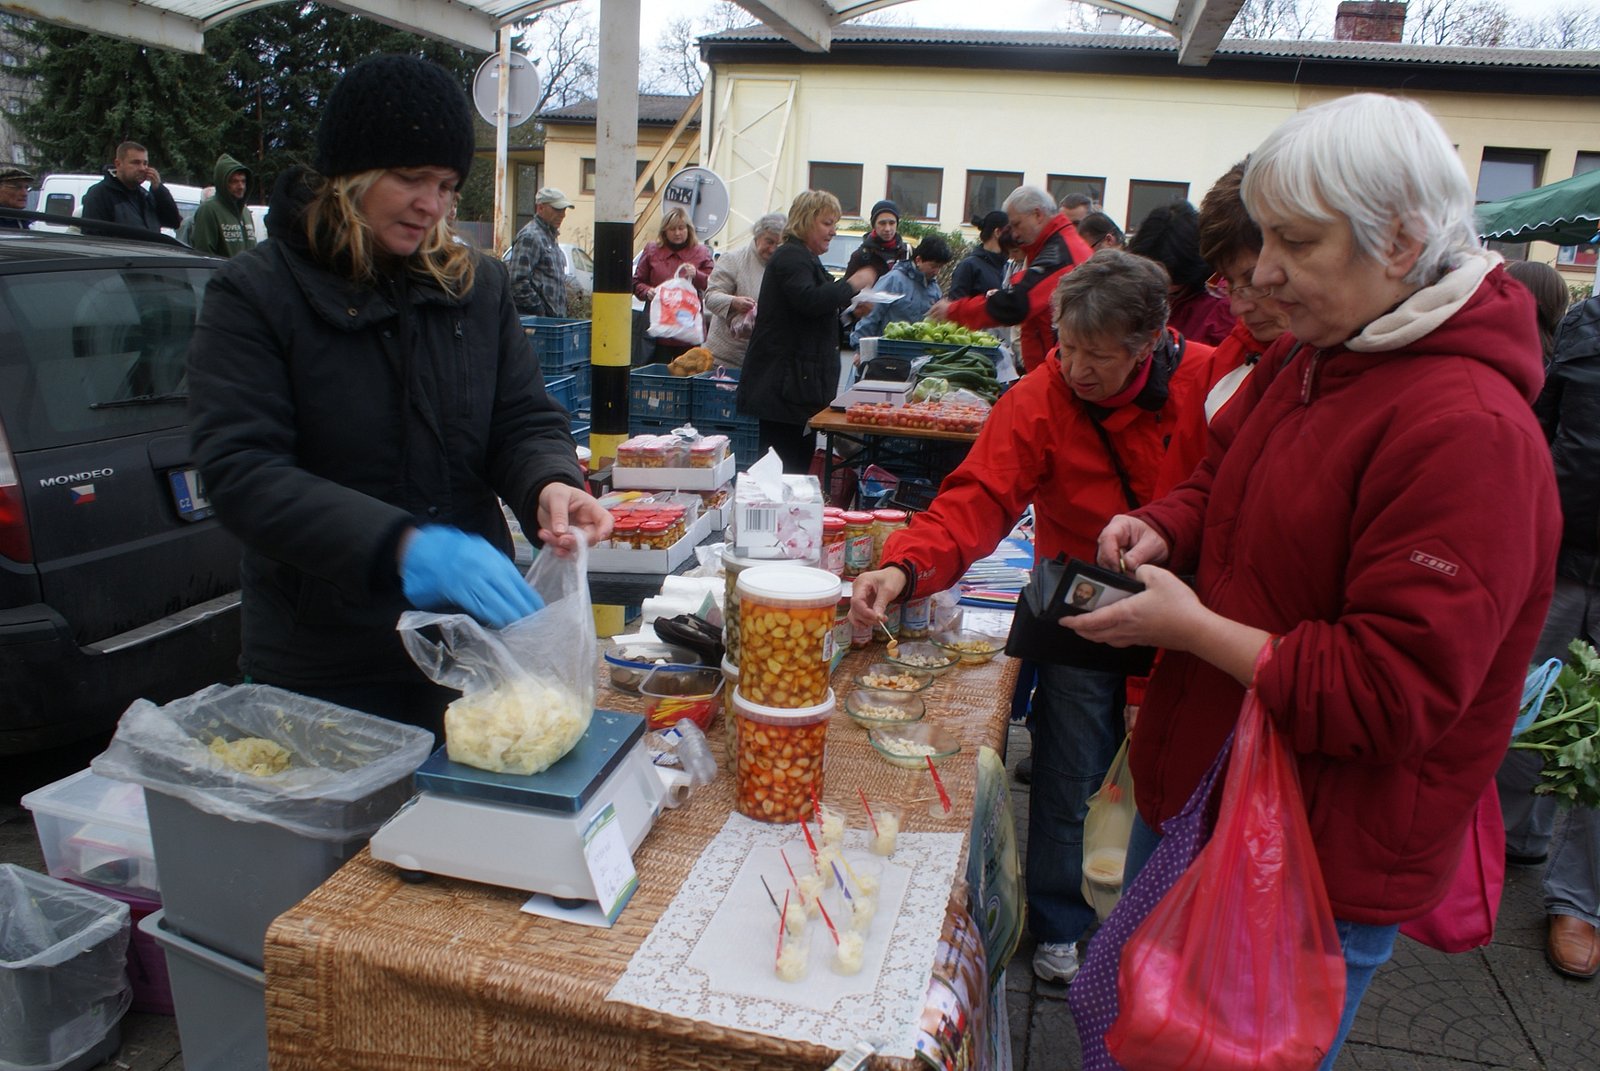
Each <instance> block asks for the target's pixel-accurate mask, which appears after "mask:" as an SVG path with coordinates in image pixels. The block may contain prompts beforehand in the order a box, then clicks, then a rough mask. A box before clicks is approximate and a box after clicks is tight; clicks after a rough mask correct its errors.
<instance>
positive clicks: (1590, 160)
mask: <svg viewBox="0 0 1600 1071" xmlns="http://www.w3.org/2000/svg"><path fill="white" fill-rule="evenodd" d="M1591 171H1600V152H1580V153H1579V154H1578V157H1577V159H1576V160H1575V161H1573V164H1572V177H1573V178H1577V177H1578V176H1579V175H1586V174H1588V173H1589V172H1591ZM1556 263H1557V264H1560V265H1561V266H1563V267H1571V268H1587V269H1588V270H1589V271H1593V270H1594V269H1595V266H1596V265H1597V264H1600V243H1596V242H1590V243H1589V244H1588V245H1564V246H1562V247H1561V248H1560V249H1557V250H1556Z"/></svg>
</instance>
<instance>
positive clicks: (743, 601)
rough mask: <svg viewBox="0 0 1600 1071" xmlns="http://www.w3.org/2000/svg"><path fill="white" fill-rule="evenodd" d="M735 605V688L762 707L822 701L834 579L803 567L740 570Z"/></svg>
mask: <svg viewBox="0 0 1600 1071" xmlns="http://www.w3.org/2000/svg"><path fill="white" fill-rule="evenodd" d="M734 589H735V593H736V594H737V596H738V603H739V689H740V691H741V692H742V693H743V694H744V697H745V698H746V699H747V700H749V701H750V702H752V703H757V704H760V705H762V706H769V707H778V708H780V709H781V708H793V707H809V706H814V705H816V704H817V703H820V702H822V697H823V696H825V695H826V694H827V692H828V678H829V676H830V675H831V673H832V666H831V665H830V662H831V661H832V659H833V619H834V609H835V607H836V606H837V605H838V602H839V578H838V577H836V576H834V575H833V574H832V573H829V572H826V571H824V570H822V569H813V568H810V567H807V566H803V565H759V566H756V567H754V568H749V569H745V570H744V571H743V572H741V573H740V574H739V579H738V581H737V582H736V583H735V585H734Z"/></svg>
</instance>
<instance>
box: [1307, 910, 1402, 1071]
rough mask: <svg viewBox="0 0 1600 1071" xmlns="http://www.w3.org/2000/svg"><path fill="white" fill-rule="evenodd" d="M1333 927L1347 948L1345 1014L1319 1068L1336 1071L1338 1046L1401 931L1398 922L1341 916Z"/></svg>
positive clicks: (1342, 946) (1392, 950) (1345, 950)
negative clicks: (1371, 923) (1386, 923)
mask: <svg viewBox="0 0 1600 1071" xmlns="http://www.w3.org/2000/svg"><path fill="white" fill-rule="evenodd" d="M1334 928H1335V929H1337V930H1338V931H1339V947H1340V948H1341V949H1342V950H1343V951H1344V1014H1343V1015H1341V1016H1340V1017H1339V1032H1338V1033H1337V1034H1335V1035H1334V1038H1333V1045H1332V1046H1331V1047H1329V1049H1328V1055H1327V1056H1326V1057H1324V1058H1323V1060H1322V1063H1321V1064H1320V1065H1319V1067H1318V1071H1333V1064H1334V1061H1335V1060H1337V1059H1338V1058H1339V1050H1340V1049H1342V1048H1343V1047H1344V1039H1345V1037H1346V1036H1347V1035H1348V1034H1349V1033H1350V1024H1351V1023H1354V1022H1355V1021H1356V1010H1357V1009H1358V1008H1360V1007H1361V998H1362V997H1364V996H1366V995H1367V987H1368V986H1370V985H1371V984H1372V976H1373V975H1374V974H1376V973H1377V970H1378V967H1379V966H1381V965H1382V964H1384V963H1386V962H1388V959H1389V957H1390V956H1391V955H1393V954H1394V939H1395V937H1396V935H1398V934H1399V933H1400V927H1399V926H1398V925H1393V926H1368V925H1366V924H1364V923H1360V922H1344V921H1342V920H1339V919H1335V920H1334Z"/></svg>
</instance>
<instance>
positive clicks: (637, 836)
mask: <svg viewBox="0 0 1600 1071" xmlns="http://www.w3.org/2000/svg"><path fill="white" fill-rule="evenodd" d="M644 732H645V720H644V718H642V717H640V716H639V715H637V714H622V713H618V712H617V711H614V710H596V711H595V712H594V719H593V720H592V721H591V722H590V723H589V728H588V731H587V732H585V733H584V734H583V736H582V737H581V738H580V739H579V740H578V743H577V744H576V745H574V747H573V749H572V750H571V751H569V752H568V753H567V754H566V755H565V756H563V757H562V758H561V760H560V761H558V762H557V763H556V764H555V765H553V766H551V767H550V768H549V769H548V770H545V771H544V772H543V773H537V774H531V775H527V776H522V775H517V774H497V773H490V772H489V771H487V770H479V769H476V768H475V767H472V766H464V765H462V764H460V763H456V762H451V761H450V758H449V756H448V755H447V754H446V750H445V748H443V747H441V748H440V749H439V750H438V751H435V752H434V753H433V754H432V755H431V756H429V758H428V761H426V762H424V763H423V764H422V765H421V766H420V767H419V768H418V769H417V772H416V775H415V777H414V783H415V784H416V787H417V790H418V794H417V795H416V796H415V797H413V798H412V799H411V801H410V802H409V803H407V804H406V805H405V806H404V807H401V808H400V810H399V811H397V812H395V814H394V816H393V817H392V818H390V819H389V820H388V821H387V822H385V823H384V824H383V826H382V828H380V829H379V830H378V832H377V833H375V834H373V836H372V842H371V845H372V857H373V858H374V859H378V860H381V861H383V862H385V863H391V864H393V865H394V866H397V867H399V868H400V876H401V877H402V878H404V879H406V880H407V881H422V880H424V879H425V878H426V877H427V875H429V874H443V875H446V876H448V877H453V878H465V879H466V880H468V881H481V882H484V883H486V884H489V885H504V886H506V887H508V888H512V889H521V890H524V891H526V892H536V893H545V894H548V895H549V896H551V897H553V898H555V900H556V902H557V903H558V904H559V905H561V906H563V907H576V906H578V905H579V904H581V903H582V902H584V901H593V900H595V899H596V898H597V896H596V893H595V887H594V882H593V880H592V879H591V878H590V876H589V868H588V866H587V864H586V862H585V860H584V854H583V840H584V834H585V832H586V831H587V830H588V829H589V826H590V825H591V823H593V821H594V819H595V818H596V816H598V815H599V814H600V813H601V812H602V811H604V810H605V808H606V807H607V806H608V805H609V806H613V807H615V808H616V815H617V821H618V822H619V824H620V826H621V830H622V835H623V837H624V839H625V840H626V841H627V844H628V851H629V852H630V853H631V852H632V851H633V850H634V849H636V848H638V847H639V844H640V842H642V841H643V840H644V838H645V834H647V833H649V832H650V828H651V826H653V825H654V824H655V819H656V815H657V814H659V813H660V811H661V801H662V797H663V796H664V795H665V786H664V783H663V782H662V780H661V777H660V776H659V775H658V774H657V772H656V766H655V765H654V764H653V763H652V762H651V761H650V753H649V751H648V749H647V748H646V747H645V744H644Z"/></svg>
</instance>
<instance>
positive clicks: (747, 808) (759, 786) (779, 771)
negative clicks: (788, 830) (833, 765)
mask: <svg viewBox="0 0 1600 1071" xmlns="http://www.w3.org/2000/svg"><path fill="white" fill-rule="evenodd" d="M835 590H837V589H835ZM829 613H830V615H831V613H832V611H831V610H830V611H829ZM740 685H741V687H739V688H735V689H734V692H733V702H732V708H733V722H734V726H733V728H734V732H735V734H736V739H737V743H736V744H735V751H736V755H737V758H736V759H735V766H734V793H735V799H736V806H737V807H738V809H739V813H740V814H742V815H744V816H745V817H746V818H754V819H756V820H757V821H760V822H798V821H800V820H801V819H802V818H804V817H806V816H807V815H809V814H810V813H811V801H812V799H813V798H814V797H815V798H820V797H821V796H822V773H823V766H824V758H825V750H826V747H827V740H828V721H829V719H830V718H832V717H833V705H834V700H833V691H832V689H827V690H825V691H824V692H823V695H822V701H821V702H819V703H814V704H812V705H810V706H806V707H796V708H779V707H771V706H766V705H763V704H760V703H754V702H751V701H750V700H749V699H748V698H746V697H745V695H744V693H743V689H742V685H743V680H742V679H741V681H740Z"/></svg>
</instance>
